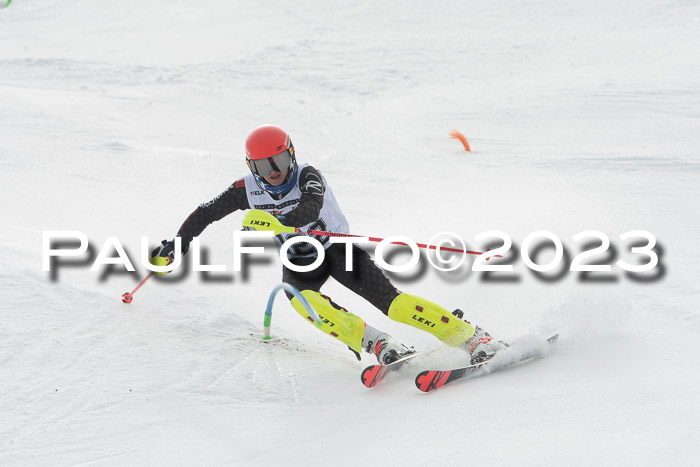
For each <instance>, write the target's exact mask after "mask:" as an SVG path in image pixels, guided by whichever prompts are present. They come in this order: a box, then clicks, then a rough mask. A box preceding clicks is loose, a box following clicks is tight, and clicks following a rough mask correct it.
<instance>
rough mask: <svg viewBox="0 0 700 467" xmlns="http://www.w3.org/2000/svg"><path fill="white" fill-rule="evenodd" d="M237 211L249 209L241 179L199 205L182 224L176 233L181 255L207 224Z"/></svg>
mask: <svg viewBox="0 0 700 467" xmlns="http://www.w3.org/2000/svg"><path fill="white" fill-rule="evenodd" d="M239 209H250V206H249V205H248V196H247V195H246V189H245V181H244V180H243V179H240V180H236V181H235V182H234V183H233V185H231V186H230V187H228V188H227V189H226V191H224V192H223V193H221V194H220V195H219V196H217V197H216V198H214V199H213V200H211V201H209V202H208V203H203V204H200V205H199V206H198V207H197V209H195V210H194V212H193V213H192V214H190V216H189V217H188V218H187V219H186V220H185V222H183V224H182V227H180V230H179V231H178V232H177V235H178V236H179V237H181V238H182V251H183V253H186V252H187V250H188V249H189V247H190V242H191V241H192V238H194V237H196V236H198V235H199V234H201V233H202V232H203V231H204V229H205V228H206V227H207V226H208V225H209V224H211V223H212V222H214V221H218V220H220V219H222V218H224V217H226V216H227V215H229V214H231V213H232V212H234V211H238V210H239Z"/></svg>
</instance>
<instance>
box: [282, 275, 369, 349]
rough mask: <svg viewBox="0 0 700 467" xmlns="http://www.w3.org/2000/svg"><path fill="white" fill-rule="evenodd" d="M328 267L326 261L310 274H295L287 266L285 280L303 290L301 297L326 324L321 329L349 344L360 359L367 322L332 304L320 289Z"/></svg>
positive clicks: (301, 310)
mask: <svg viewBox="0 0 700 467" xmlns="http://www.w3.org/2000/svg"><path fill="white" fill-rule="evenodd" d="M328 266H329V265H328V263H327V262H324V263H323V264H322V265H321V266H320V267H318V268H317V269H315V270H313V271H308V272H298V271H292V270H291V269H289V268H287V267H284V268H283V270H282V280H283V281H284V282H286V283H288V284H290V285H293V286H294V287H296V288H297V289H298V290H300V291H301V294H302V295H303V296H304V298H305V299H306V300H307V301H308V302H309V305H311V307H312V308H313V309H314V311H315V312H316V313H317V314H318V315H319V317H320V318H321V319H322V320H323V324H322V325H321V326H320V327H319V329H321V331H323V332H325V333H326V334H328V335H330V336H333V337H335V338H336V339H338V340H339V341H341V342H343V343H344V344H346V345H347V346H348V347H349V348H350V350H352V351H353V352H355V355H356V356H357V357H358V359H359V354H360V352H362V336H363V335H364V331H365V322H364V321H363V320H362V318H360V317H358V316H355V315H353V314H352V313H350V312H349V311H347V310H346V309H345V308H343V307H341V306H339V305H337V304H336V303H334V302H333V301H331V299H330V297H327V296H325V295H322V294H321V292H320V289H321V286H322V285H323V284H324V283H325V282H326V280H327V279H328V277H329V275H330V273H329V272H328V269H329V268H328ZM287 298H289V300H290V301H291V303H292V306H293V307H294V309H295V310H296V311H297V313H299V314H300V315H301V316H302V317H304V319H305V320H308V321H309V322H311V323H313V322H314V319H313V317H312V316H311V315H310V314H309V312H308V311H307V310H306V308H304V305H302V303H301V301H300V300H299V299H298V298H296V297H295V296H293V295H292V294H290V293H287Z"/></svg>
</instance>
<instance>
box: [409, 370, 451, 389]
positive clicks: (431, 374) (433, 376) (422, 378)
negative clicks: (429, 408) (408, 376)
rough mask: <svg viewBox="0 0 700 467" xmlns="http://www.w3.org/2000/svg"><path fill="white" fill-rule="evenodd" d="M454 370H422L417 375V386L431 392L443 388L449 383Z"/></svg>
mask: <svg viewBox="0 0 700 467" xmlns="http://www.w3.org/2000/svg"><path fill="white" fill-rule="evenodd" d="M450 373H452V371H450V370H447V371H435V370H426V371H421V372H420V373H418V376H416V387H417V388H418V389H420V390H421V391H423V392H430V391H433V390H435V389H438V388H441V387H442V386H444V385H445V383H447V381H448V378H449V377H450Z"/></svg>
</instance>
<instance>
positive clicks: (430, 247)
mask: <svg viewBox="0 0 700 467" xmlns="http://www.w3.org/2000/svg"><path fill="white" fill-rule="evenodd" d="M295 233H302V234H307V235H320V236H323V237H363V235H353V234H345V233H338V232H326V231H325V230H306V231H304V230H301V229H299V228H297V229H296V230H295ZM365 238H367V239H369V241H370V242H383V241H384V239H383V238H379V237H365ZM391 244H392V245H404V246H408V244H406V243H403V242H391ZM416 245H417V246H418V248H425V249H427V250H437V249H438V247H437V246H436V245H427V244H425V243H416ZM439 249H440V250H444V251H452V252H454V253H464V254H469V255H477V256H478V255H481V254H482V253H481V252H479V251H469V250H466V251H465V250H460V249H457V248H449V247H446V246H441V247H439Z"/></svg>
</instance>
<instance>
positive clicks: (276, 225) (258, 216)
mask: <svg viewBox="0 0 700 467" xmlns="http://www.w3.org/2000/svg"><path fill="white" fill-rule="evenodd" d="M243 228H247V229H253V230H259V229H261V228H262V230H269V231H272V232H274V234H275V235H279V234H281V233H300V234H305V235H320V236H322V237H364V238H367V239H369V241H371V242H383V241H384V239H383V238H379V237H367V236H364V235H354V234H347V233H339V232H328V231H325V230H301V229H300V228H298V227H291V226H287V225H282V223H281V222H280V221H279V219H277V218H276V217H275V216H273V215H272V214H270V213H269V212H266V211H262V210H259V209H251V210H250V211H248V213H247V214H246V215H245V217H244V218H243ZM391 244H392V245H404V246H408V244H406V243H404V242H391ZM416 245H417V246H418V247H419V248H425V249H428V250H444V251H452V252H454V253H462V254H469V255H477V256H479V255H482V254H483V253H481V252H480V251H469V250H460V249H458V248H449V247H445V246H437V245H427V244H425V243H417V244H416ZM487 251H488V250H487ZM500 257H501V256H500V255H494V256H491V257H489V258H486V259H487V260H489V259H490V258H500Z"/></svg>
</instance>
